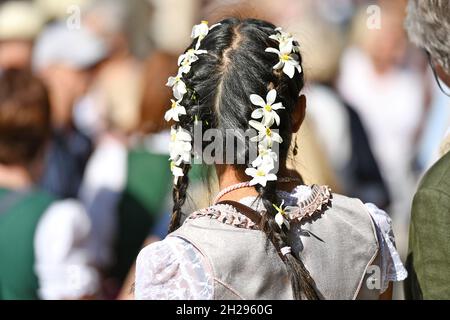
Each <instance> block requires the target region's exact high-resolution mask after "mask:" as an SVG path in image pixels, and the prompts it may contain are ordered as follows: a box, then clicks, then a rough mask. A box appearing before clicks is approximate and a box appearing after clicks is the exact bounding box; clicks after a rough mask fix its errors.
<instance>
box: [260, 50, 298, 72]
mask: <svg viewBox="0 0 450 320" xmlns="http://www.w3.org/2000/svg"><path fill="white" fill-rule="evenodd" d="M266 52H270V53H275V54H277V55H278V58H279V59H280V61H279V62H278V63H277V64H276V65H274V66H273V68H274V69H283V72H284V73H285V74H286V75H287V76H288V77H289V78H291V79H292V78H293V77H294V74H295V69H297V71H298V72H299V73H301V72H302V67H301V66H300V62H299V61H298V55H297V54H295V53H292V46H291V47H290V48H289V46H284V47H281V48H280V50H278V49H275V48H272V47H269V48H267V49H266Z"/></svg>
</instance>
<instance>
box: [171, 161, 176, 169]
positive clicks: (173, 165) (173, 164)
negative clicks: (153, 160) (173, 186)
mask: <svg viewBox="0 0 450 320" xmlns="http://www.w3.org/2000/svg"><path fill="white" fill-rule="evenodd" d="M175 167H176V165H175V162H173V161H171V162H170V169H171V170H173V168H175Z"/></svg>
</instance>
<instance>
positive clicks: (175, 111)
mask: <svg viewBox="0 0 450 320" xmlns="http://www.w3.org/2000/svg"><path fill="white" fill-rule="evenodd" d="M170 101H171V102H172V105H171V106H170V109H169V110H167V111H166V114H165V115H164V119H165V120H166V121H170V120H172V119H173V120H174V121H176V122H178V121H180V118H179V117H180V115H185V114H186V108H185V107H183V106H182V105H181V104H180V101H179V100H178V101H175V100H173V99H170Z"/></svg>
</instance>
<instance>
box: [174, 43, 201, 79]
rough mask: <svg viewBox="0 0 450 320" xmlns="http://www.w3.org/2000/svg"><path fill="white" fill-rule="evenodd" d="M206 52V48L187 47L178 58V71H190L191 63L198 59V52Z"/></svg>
mask: <svg viewBox="0 0 450 320" xmlns="http://www.w3.org/2000/svg"><path fill="white" fill-rule="evenodd" d="M204 53H207V51H206V50H198V49H189V50H187V51H186V52H185V53H183V54H182V55H180V57H179V58H178V66H180V70H179V71H180V73H181V74H183V73H189V71H191V64H192V63H193V62H195V61H197V60H198V56H199V55H200V54H204Z"/></svg>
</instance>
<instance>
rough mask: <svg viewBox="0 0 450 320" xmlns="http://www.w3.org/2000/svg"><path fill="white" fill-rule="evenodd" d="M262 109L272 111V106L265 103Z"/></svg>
mask: <svg viewBox="0 0 450 320" xmlns="http://www.w3.org/2000/svg"><path fill="white" fill-rule="evenodd" d="M264 109H266V111H267V112H270V111H272V106H269V105H268V104H266V106H265V107H264Z"/></svg>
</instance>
